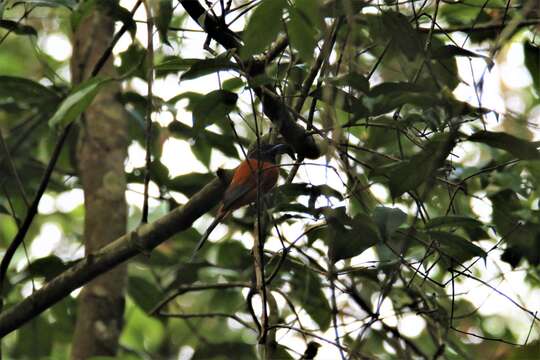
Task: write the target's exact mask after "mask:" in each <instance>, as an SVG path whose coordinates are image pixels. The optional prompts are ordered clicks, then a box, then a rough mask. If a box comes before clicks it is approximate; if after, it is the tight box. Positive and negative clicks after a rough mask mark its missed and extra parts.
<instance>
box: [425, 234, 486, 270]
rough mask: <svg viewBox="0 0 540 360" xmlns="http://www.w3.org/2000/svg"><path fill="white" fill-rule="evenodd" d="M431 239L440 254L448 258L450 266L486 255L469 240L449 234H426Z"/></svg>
mask: <svg viewBox="0 0 540 360" xmlns="http://www.w3.org/2000/svg"><path fill="white" fill-rule="evenodd" d="M428 234H429V235H430V236H431V238H432V239H434V240H436V241H437V242H438V243H439V250H440V252H441V254H442V255H443V257H444V256H446V257H449V258H450V265H451V266H453V264H454V263H456V262H457V263H459V264H461V263H463V262H464V261H467V260H469V259H472V258H474V257H477V256H479V257H482V258H485V257H486V256H487V253H486V252H485V251H484V250H483V249H482V248H481V247H479V246H477V245H475V244H473V243H472V242H470V241H469V240H467V239H465V238H463V237H461V236H459V235H456V234H453V233H449V232H443V231H430V232H429V233H428Z"/></svg>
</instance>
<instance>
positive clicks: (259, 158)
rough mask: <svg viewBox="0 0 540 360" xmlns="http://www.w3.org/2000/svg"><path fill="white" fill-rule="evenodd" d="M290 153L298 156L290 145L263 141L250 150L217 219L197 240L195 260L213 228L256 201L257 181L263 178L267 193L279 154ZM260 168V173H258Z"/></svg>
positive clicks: (262, 186) (273, 180) (236, 171)
mask: <svg viewBox="0 0 540 360" xmlns="http://www.w3.org/2000/svg"><path fill="white" fill-rule="evenodd" d="M285 153H286V154H288V155H289V156H290V157H291V158H292V159H296V157H295V155H294V151H293V149H292V147H291V146H289V145H287V144H260V146H258V147H255V148H254V149H252V150H251V151H249V152H248V154H247V156H246V160H244V161H242V162H241V163H240V165H238V166H237V167H236V169H234V173H233V177H232V180H231V182H230V184H229V186H228V187H227V189H226V190H225V192H224V194H223V200H222V202H221V206H220V207H219V210H218V212H217V215H216V217H215V219H214V221H213V222H212V223H211V224H210V226H208V228H207V229H206V232H205V233H204V235H203V236H202V238H201V239H200V240H199V242H198V243H197V246H196V247H195V250H194V251H193V254H192V256H191V260H192V261H193V260H194V258H195V255H196V254H197V252H198V251H199V250H200V249H201V248H202V246H203V245H204V243H205V241H206V240H207V239H208V236H210V233H211V232H212V231H213V230H214V228H215V227H216V226H217V225H218V224H219V223H220V222H221V221H223V220H224V219H225V218H226V217H227V216H229V215H230V214H231V213H232V212H233V211H234V210H236V209H239V208H241V207H242V206H244V205H248V204H251V203H254V202H256V201H257V183H258V182H259V179H260V186H259V191H260V193H261V194H265V193H267V192H268V191H270V190H271V189H272V188H273V187H274V186H275V185H276V183H277V180H278V177H279V167H278V166H277V165H276V157H277V156H278V155H280V154H285ZM259 170H260V171H261V172H260V175H259V174H258V172H259Z"/></svg>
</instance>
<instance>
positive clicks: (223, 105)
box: [193, 90, 238, 130]
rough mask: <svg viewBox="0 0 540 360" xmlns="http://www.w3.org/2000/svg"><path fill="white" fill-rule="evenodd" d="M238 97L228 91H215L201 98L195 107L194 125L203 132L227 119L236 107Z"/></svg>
mask: <svg viewBox="0 0 540 360" xmlns="http://www.w3.org/2000/svg"><path fill="white" fill-rule="evenodd" d="M237 100H238V95H236V94H235V93H233V92H230V91H226V90H214V91H211V92H209V93H208V94H206V95H204V96H203V97H201V98H200V99H199V100H197V102H196V103H195V104H194V106H193V124H194V126H193V127H194V128H195V129H196V130H201V129H204V128H205V127H207V126H208V125H210V124H213V123H215V122H218V121H220V120H223V119H225V116H226V115H227V114H229V113H230V112H231V111H232V110H234V108H235V107H236V101H237Z"/></svg>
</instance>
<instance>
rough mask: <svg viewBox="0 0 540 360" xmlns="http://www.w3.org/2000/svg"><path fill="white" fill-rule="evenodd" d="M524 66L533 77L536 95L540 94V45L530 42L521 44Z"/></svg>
mask: <svg viewBox="0 0 540 360" xmlns="http://www.w3.org/2000/svg"><path fill="white" fill-rule="evenodd" d="M523 51H524V52H525V66H526V67H527V69H528V70H529V73H530V74H531V77H532V79H533V84H534V88H535V90H536V96H540V47H539V46H537V45H534V44H532V43H530V42H526V43H525V44H524V45H523Z"/></svg>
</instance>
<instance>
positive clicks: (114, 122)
mask: <svg viewBox="0 0 540 360" xmlns="http://www.w3.org/2000/svg"><path fill="white" fill-rule="evenodd" d="M113 35H114V21H113V20H112V19H111V18H110V17H109V16H107V15H106V14H104V13H100V12H95V13H94V14H93V15H92V16H90V17H88V18H86V19H85V20H83V22H82V23H81V25H80V26H79V28H78V30H77V32H76V34H75V35H74V41H73V43H74V46H73V56H72V62H71V73H72V80H73V83H74V84H77V83H80V82H82V81H84V80H85V79H88V78H89V77H90V73H91V71H92V69H93V68H94V66H95V64H96V62H97V61H98V59H99V57H100V56H101V55H102V54H103V52H104V51H105V49H106V48H107V46H108V45H109V44H110V42H111V40H112V37H113ZM101 74H102V75H106V76H113V75H114V69H113V66H112V59H111V58H109V60H108V62H107V63H106V64H105V66H104V67H103V69H102V71H101ZM119 91H120V88H119V85H118V84H117V83H114V84H111V85H109V86H108V87H106V88H104V89H102V90H101V91H100V93H99V94H98V96H97V97H96V99H95V100H94V102H93V103H92V105H91V106H90V107H89V108H88V110H87V111H86V112H85V114H84V116H83V119H82V120H83V121H82V123H81V131H80V134H79V147H78V151H77V158H78V165H79V175H80V179H81V182H82V185H83V189H84V202H85V224H84V241H85V252H86V254H87V255H91V254H94V253H96V252H97V251H98V250H99V249H100V248H102V247H103V246H105V245H107V244H109V243H110V242H112V241H113V240H115V239H116V238H118V237H119V236H121V235H122V234H124V233H125V231H126V216H127V210H126V202H125V196H124V193H125V190H126V179H125V174H124V160H125V157H126V152H127V144H128V141H127V139H128V135H127V127H126V116H125V112H124V109H123V107H122V106H121V104H120V103H119V102H118V101H117V95H118V93H119ZM125 284H126V267H125V265H120V266H117V267H116V268H114V269H113V270H112V271H109V272H107V273H105V274H103V275H101V276H99V277H97V278H96V279H94V280H93V281H92V282H90V283H88V284H87V285H86V286H85V287H84V288H83V290H82V291H81V293H80V295H79V298H78V310H77V324H76V327H75V333H74V336H73V343H72V353H71V358H72V359H77V360H78V359H87V358H89V357H92V356H100V355H102V356H114V355H115V354H116V350H117V348H118V337H119V335H120V332H121V329H122V319H123V313H124V292H125Z"/></svg>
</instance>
